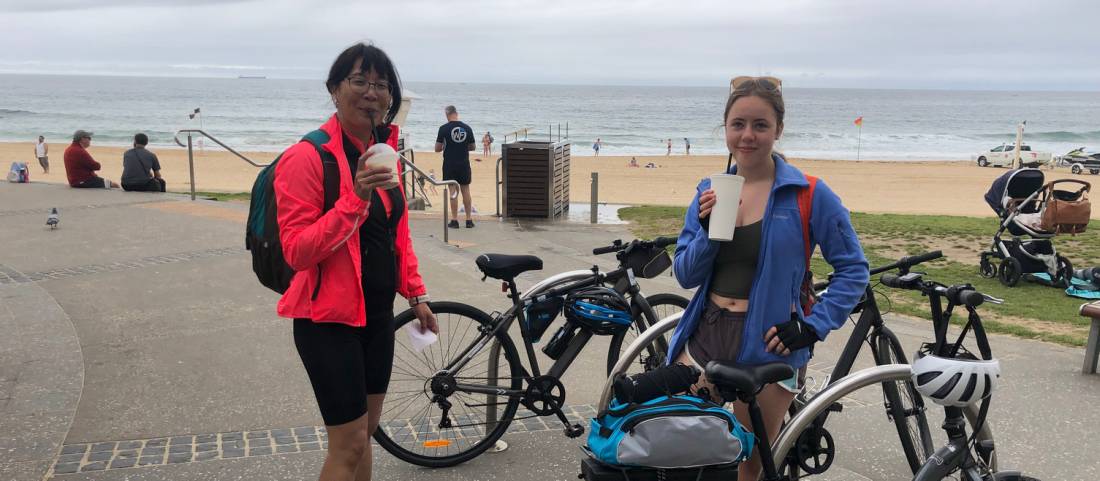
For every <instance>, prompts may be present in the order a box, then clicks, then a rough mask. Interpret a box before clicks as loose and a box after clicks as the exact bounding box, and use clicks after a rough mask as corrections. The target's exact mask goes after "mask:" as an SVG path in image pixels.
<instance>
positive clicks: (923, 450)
mask: <svg viewBox="0 0 1100 481" xmlns="http://www.w3.org/2000/svg"><path fill="white" fill-rule="evenodd" d="M940 257H943V253H942V252H940V251H934V252H928V253H924V254H920V255H916V256H908V257H903V258H901V259H899V260H898V261H897V262H894V263H891V264H888V265H885V266H881V267H877V268H875V269H871V271H870V274H871V275H877V274H880V273H883V272H887V271H893V270H897V271H898V272H899V273H900V274H902V275H904V274H908V273H909V270H910V269H911V268H912V267H914V266H916V265H918V264H921V263H923V262H928V261H931V260H935V259H938V258H940ZM830 281H831V276H830V278H829V280H826V281H824V282H819V283H816V284H814V292H815V293H817V295H818V296H820V295H821V294H822V293H823V292H824V291H825V290H827V289H828V287H829V282H830ZM874 288H875V285H873V284H870V283H868V284H867V287H866V289H865V292H864V294H863V298H862V299H861V300H860V302H859V303H858V304H856V306H855V308H854V309H852V315H855V314H859V319H858V320H857V321H856V322H855V327H854V328H853V330H852V334H851V335H850V336H849V337H848V341H847V343H846V344H845V345H844V350H843V351H841V354H840V357H839V358H838V359H837V361H836V364H835V365H834V366H833V370H832V372H830V373H829V375H828V376H827V377H826V378H825V380H824V382H823V383H822V384H821V385H822V386H823V387H824V386H828V385H829V384H831V383H832V381H834V380H836V379H840V378H843V377H845V376H847V375H848V374H849V373H850V372H851V371H852V366H853V365H854V364H855V362H856V358H857V357H858V356H859V354H860V351H862V349H863V346H864V344H866V345H868V346H870V348H871V354H872V357H873V358H874V360H875V364H876V365H879V366H884V365H888V364H908V363H909V361H908V360H907V359H906V356H905V352H904V350H903V349H902V347H901V342H900V341H898V337H897V336H896V335H895V334H894V333H893V331H891V330H890V329H889V328H888V327H886V325H885V323H884V322H883V319H882V313H881V311H880V310H879V308H878V302H877V301H876V299H875V290H874ZM882 391H883V397H884V400H883V406H884V407H885V408H886V416H887V418H888V419H890V420H891V421H893V422H894V424H895V427H896V428H897V432H898V440H899V441H900V442H901V447H902V451H904V452H905V458H906V461H907V462H908V463H909V468H910V469H911V470H912V471H913V472H914V473H915V472H917V470H918V469H919V468H920V466H921V465H922V464H924V461H925V460H926V459H927V458H928V456H929V455H930V454H931V453H932V435H931V433H930V431H929V429H928V419H927V417H926V416H925V408H924V401H923V400H922V399H921V397H920V395H919V394H918V393H917V391H916V388H915V387H914V386H913V383H912V381H910V380H908V379H907V380H904V381H899V382H893V383H883V385H882ZM811 394H812V393H811V392H810V388H809V387H806V388H803V390H802V392H800V393H799V394H798V395H797V396H796V397H795V401H794V402H793V403H792V404H791V407H790V409H789V410H788V414H789V417H794V416H796V415H797V414H798V413H799V411H801V410H802V409H803V408H804V407H805V405H806V404H807V402H808V398H809V397H810V395H811ZM842 410H843V406H842V405H841V404H839V403H836V404H834V405H832V406H830V408H829V410H828V411H826V412H824V413H822V414H821V415H820V416H819V417H818V418H817V419H815V421H814V423H813V425H812V426H811V427H810V429H808V430H806V431H805V433H804V434H803V435H802V437H800V438H799V439H798V442H797V445H796V449H794V450H792V451H791V453H790V456H789V457H788V459H786V460H785V461H784V462H783V463H782V464H781V469H782V470H783V472H785V473H788V474H789V475H790V476H791V478H792V479H798V478H799V477H800V475H801V472H805V473H807V474H821V473H824V472H825V471H827V470H828V469H829V467H830V466H831V465H832V463H833V460H834V459H835V455H836V444H835V442H834V440H833V437H832V434H830V433H829V431H828V430H827V429H826V428H825V426H824V425H825V422H826V420H827V419H828V416H829V413H831V412H841V411H842Z"/></svg>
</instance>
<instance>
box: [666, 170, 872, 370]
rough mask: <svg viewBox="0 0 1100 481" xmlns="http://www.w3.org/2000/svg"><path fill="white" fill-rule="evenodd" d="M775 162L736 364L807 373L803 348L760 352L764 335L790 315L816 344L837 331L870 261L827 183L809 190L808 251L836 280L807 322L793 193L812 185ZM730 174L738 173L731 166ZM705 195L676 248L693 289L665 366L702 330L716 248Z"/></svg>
mask: <svg viewBox="0 0 1100 481" xmlns="http://www.w3.org/2000/svg"><path fill="white" fill-rule="evenodd" d="M772 160H774V161H775V183H774V184H773V185H772V190H771V195H769V196H768V203H767V207H766V208H765V210H764V219H763V227H762V229H763V230H762V236H761V244H760V257H759V258H758V259H757V269H756V275H755V277H753V280H752V291H751V292H750V293H749V310H748V313H747V317H746V319H745V331H744V335H742V336H741V348H740V350H739V352H740V354H739V356H738V358H737V362H739V363H743V364H763V363H768V362H776V361H782V362H786V363H787V364H790V365H791V366H793V367H794V368H796V369H797V368H800V367H802V366H805V365H806V363H807V362H808V361H809V359H810V350H809V349H808V348H804V349H799V350H797V351H794V352H792V353H791V354H790V355H788V356H780V355H776V354H773V353H768V352H765V350H764V349H765V344H764V333H765V332H767V331H768V329H770V328H771V327H772V326H775V325H776V324H781V323H783V322H787V321H788V320H790V318H791V313H792V312H796V313H797V314H798V316H799V317H800V318H803V320H804V321H805V322H806V323H807V324H809V325H810V326H811V327H813V328H814V331H816V332H817V335H818V337H819V338H820V339H821V340H825V336H826V335H828V333H829V331H832V330H834V329H836V328H838V327H840V326H842V325H844V320H845V319H847V318H848V314H849V313H850V312H851V311H852V308H853V307H855V305H856V303H857V302H858V301H859V299H860V297H861V296H862V295H863V291H864V288H865V287H866V286H867V282H868V279H869V277H870V276H869V273H868V266H867V259H866V258H865V257H864V256H863V248H862V247H860V245H859V238H858V237H857V236H856V232H855V230H854V229H852V222H851V217H850V216H849V214H848V210H847V209H846V208H844V205H843V204H841V202H840V198H839V197H837V195H836V194H835V193H833V191H832V190H831V189H829V187H828V186H827V185H825V183H824V182H822V181H821V180H818V182H817V186H816V187H815V189H814V196H813V211H812V214H811V216H810V243H811V248H816V247H817V246H820V247H821V254H822V256H824V258H825V260H826V261H827V262H828V263H829V264H830V265H831V266H832V267H833V271H834V274H833V280H832V282H831V283H830V284H829V290H828V291H827V292H826V293H825V295H824V296H823V297H822V299H821V301H820V302H818V303H817V304H815V305H814V307H813V310H812V311H811V312H810V315H809V316H808V317H806V316H803V314H802V309H799V308H797V306H798V302H799V301H798V294H799V289H800V287H801V285H802V278H803V276H804V273H805V272H806V260H805V255H806V254H805V249H804V245H803V240H802V218H801V216H800V214H799V211H798V190H799V189H800V188H803V187H806V186H808V185H809V182H808V181H807V180H806V176H805V175H803V174H802V172H801V171H799V170H798V169H797V168H795V167H794V166H792V165H790V164H788V163H787V162H786V160H784V159H783V157H782V156H780V155H778V154H773V155H772ZM730 173H737V167H736V166H734V167H733V168H732V169H731V170H730ZM709 188H710V178H709V177H708V178H705V179H703V181H702V182H700V183H699V187H698V189H697V192H696V193H695V199H694V200H692V201H691V205H690V206H689V207H688V210H687V215H686V216H685V218H684V230H683V231H682V232H681V233H680V238H679V239H678V240H677V243H676V260H675V263H674V264H673V268H674V270H675V272H676V279H677V280H678V281H679V282H680V285H681V286H683V287H684V288H685V289H692V288H696V287H697V288H698V290H696V292H695V296H694V297H693V298H692V299H691V302H690V303H689V304H688V307H687V310H685V311H684V315H683V317H682V319H681V320H680V324H679V325H678V326H677V327H676V331H675V332H674V333H673V335H672V343H671V345H670V346H669V356H668V360H669V362H672V361H674V360H675V359H676V358H677V356H679V354H680V350H681V349H683V347H684V345H685V344H686V343H687V340H688V338H689V337H691V334H692V333H693V332H695V328H696V327H697V326H698V324H699V318H700V316H701V314H702V312H703V308H704V307H705V306H706V303H707V297H708V294H709V292H710V283H711V277H712V274H713V271H714V259H715V257H716V256H717V255H718V245H719V244H718V241H712V240H710V239H709V238H708V235H707V231H706V229H705V228H704V227H703V226H702V225H701V224H700V222H699V195H700V194H702V193H703V191H705V190H707V189H709Z"/></svg>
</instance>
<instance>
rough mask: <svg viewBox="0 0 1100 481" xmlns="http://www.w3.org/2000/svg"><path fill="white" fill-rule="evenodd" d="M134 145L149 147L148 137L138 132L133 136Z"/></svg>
mask: <svg viewBox="0 0 1100 481" xmlns="http://www.w3.org/2000/svg"><path fill="white" fill-rule="evenodd" d="M134 143H135V144H137V145H149V136H148V135H145V134H143V133H140V132H139V133H137V134H135V135H134Z"/></svg>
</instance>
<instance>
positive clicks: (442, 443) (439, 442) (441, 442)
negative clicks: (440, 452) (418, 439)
mask: <svg viewBox="0 0 1100 481" xmlns="http://www.w3.org/2000/svg"><path fill="white" fill-rule="evenodd" d="M450 445H451V442H450V441H448V440H446V439H433V440H431V441H424V447H425V448H445V447H447V446H450Z"/></svg>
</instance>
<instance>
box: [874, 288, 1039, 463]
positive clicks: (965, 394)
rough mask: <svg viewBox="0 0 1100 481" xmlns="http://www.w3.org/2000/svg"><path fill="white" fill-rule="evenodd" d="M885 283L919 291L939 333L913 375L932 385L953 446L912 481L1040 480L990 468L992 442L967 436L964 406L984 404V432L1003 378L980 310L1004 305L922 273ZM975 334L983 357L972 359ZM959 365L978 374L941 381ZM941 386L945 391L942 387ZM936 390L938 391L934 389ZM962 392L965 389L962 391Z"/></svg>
mask: <svg viewBox="0 0 1100 481" xmlns="http://www.w3.org/2000/svg"><path fill="white" fill-rule="evenodd" d="M882 283H883V284H884V285H886V286H887V287H892V288H896V289H910V290H915V291H919V292H920V293H921V295H923V296H925V297H927V298H928V302H929V307H930V309H931V314H932V324H933V328H934V330H935V341H934V342H932V343H925V344H924V345H923V346H922V347H921V350H920V352H919V353H918V358H919V359H918V360H917V361H916V364H915V365H914V368H913V371H914V377H915V378H916V379H917V380H918V382H922V383H924V384H925V385H927V386H929V387H926V388H925V390H924V392H925V394H927V395H929V396H930V397H931V398H932V401H933V402H935V403H936V404H939V405H941V406H943V408H944V412H945V415H946V416H945V417H946V420H945V421H944V423H943V430H944V431H945V432H946V433H947V439H948V441H947V444H946V445H944V446H943V447H941V448H939V449H937V450H936V452H935V453H934V454H932V455H931V456H930V457H929V458H928V460H927V461H925V463H924V464H923V465H922V466H921V467H920V469H919V470H918V471H917V472H916V475H915V476H914V477H913V480H914V481H939V480H942V479H945V478H947V477H948V476H952V475H954V474H955V473H959V476H960V477H959V479H961V480H962V481H1037V480H1036V479H1035V478H1032V477H1029V476H1024V475H1022V474H1021V473H1019V472H1017V471H1001V472H997V471H996V470H995V468H993V467H991V464H992V460H993V453H994V444H993V440H992V439H986V440H981V441H979V440H977V439H976V437H975V438H970V437H968V436H967V434H966V419H965V416H964V411H963V407H964V406H971V407H972V406H973V405H975V404H976V403H978V402H981V408H980V409H979V411H978V417H977V420H976V421H974V422H975V423H976V425H977V426H979V427H981V426H982V425H983V424H984V422H985V420H986V415H987V414H988V412H989V403H990V400H991V397H992V394H993V388H994V386H995V382H996V378H997V377H998V376H999V373H1000V366H999V365H998V364H996V360H994V358H993V353H992V350H991V349H990V347H989V340H988V339H987V337H986V334H985V328H984V327H983V326H982V319H981V316H980V315H979V314H978V311H977V307H978V306H980V305H982V304H983V303H985V302H992V303H995V304H1001V303H1003V302H1004V301H1003V300H1001V299H997V298H995V297H992V296H989V295H985V294H982V293H981V292H978V291H977V290H975V289H974V286H972V285H970V284H957V285H953V286H947V285H944V284H941V283H938V282H935V281H926V280H924V278H923V275H922V274H919V273H908V274H905V275H901V276H898V275H893V274H884V275H883V276H882ZM944 300H946V301H947V305H946V307H944V306H943V301H944ZM958 306H962V307H964V308H965V309H966V312H967V314H968V316H967V321H966V324H964V325H963V327H962V329H961V332H960V333H959V335H958V337H957V338H956V340H955V341H954V342H948V340H947V333H948V328H949V327H950V321H951V316H952V311H953V310H954V308H955V307H958ZM970 332H973V333H974V338H975V342H976V344H977V347H978V354H979V355H980V357H978V356H976V355H974V354H972V353H971V352H970V351H969V350H968V349H967V348H966V347H965V346H964V345H963V341H964V340H965V338H966V335H967V334H968V333H970ZM922 361H927V362H929V363H935V364H936V366H935V367H932V368H924V367H921V366H920V363H921V362H922ZM956 366H958V367H961V368H962V369H964V370H969V371H970V372H972V373H973V374H968V373H966V372H959V373H956V374H954V376H958V377H957V378H954V377H951V376H950V375H949V376H948V378H949V379H938V378H942V377H943V374H942V373H943V372H944V371H946V370H948V369H950V368H952V367H956ZM941 381H947V382H941ZM941 383H942V386H940V384H941ZM937 387H938V389H935V388H937ZM960 387H961V388H962V389H959V388H960ZM978 393H981V394H978Z"/></svg>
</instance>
